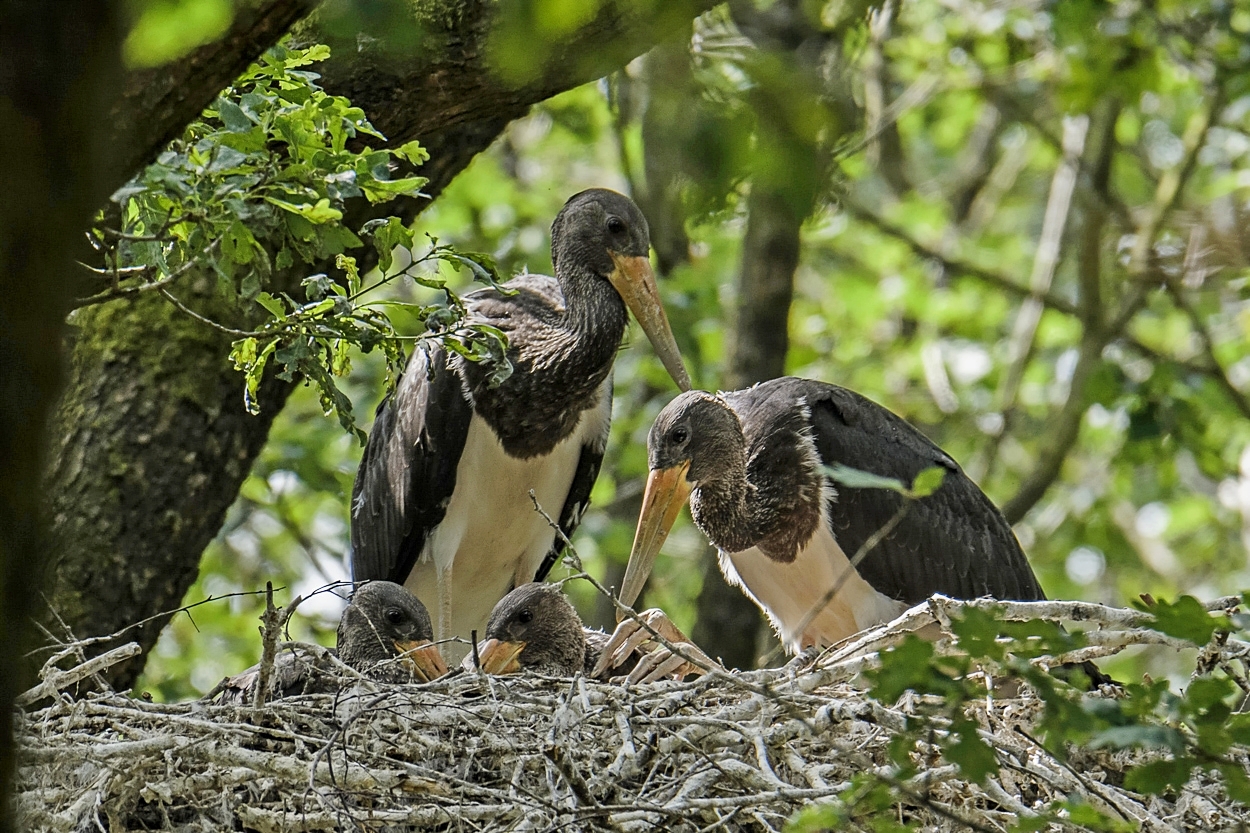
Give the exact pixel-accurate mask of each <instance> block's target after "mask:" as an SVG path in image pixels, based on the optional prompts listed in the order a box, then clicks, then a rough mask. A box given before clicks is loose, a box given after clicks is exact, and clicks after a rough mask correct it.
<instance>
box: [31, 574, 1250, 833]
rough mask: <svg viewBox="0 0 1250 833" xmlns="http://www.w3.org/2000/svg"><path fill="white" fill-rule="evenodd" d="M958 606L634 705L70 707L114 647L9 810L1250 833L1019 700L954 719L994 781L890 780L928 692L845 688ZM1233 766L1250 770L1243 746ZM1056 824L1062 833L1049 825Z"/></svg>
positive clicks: (631, 694)
mask: <svg viewBox="0 0 1250 833" xmlns="http://www.w3.org/2000/svg"><path fill="white" fill-rule="evenodd" d="M967 604H972V605H977V604H985V603H983V602H970V603H963V602H956V601H953V600H949V599H945V598H943V597H934V598H933V599H931V600H929V601H928V602H927V603H925V604H922V605H919V606H917V607H916V608H913V609H912V610H911V611H909V612H908V613H906V614H904V615H903V616H902V617H900V618H899V619H898V620H896V621H895V622H893V623H890V624H889V625H883V626H880V627H878V628H874V629H871V630H869V631H867V632H865V633H864V634H861V635H860V636H859V637H858V638H857V639H856V640H855V641H854V642H853V643H851V644H848V645H843V646H841V647H839V648H837V649H834V650H830V651H827V652H825V653H824V654H823V655H821V656H820V657H819V658H816V659H814V660H813V658H812V657H810V656H809V657H801V658H799V659H796V660H795V661H794V662H791V663H790V664H789V665H788V666H786V667H784V668H778V669H769V670H764V671H755V672H749V673H734V674H725V673H716V672H714V673H711V674H708V675H705V676H703V677H700V678H697V679H695V680H693V681H687V682H663V683H655V684H650V685H643V686H636V687H632V688H630V687H625V686H622V685H615V684H606V683H598V682H594V681H588V680H586V679H584V678H580V677H579V678H575V679H572V680H568V679H563V680H556V679H542V678H534V677H486V676H483V675H480V674H474V673H460V674H457V675H453V676H451V677H447V678H444V679H442V680H439V681H436V682H434V683H429V684H426V685H407V686H385V685H380V684H377V683H373V682H369V681H366V680H364V679H356V680H354V681H348V686H347V687H346V688H345V690H344V691H343V692H341V693H340V694H337V695H309V696H302V697H295V698H288V699H286V700H280V701H277V702H273V703H269V704H265V705H263V706H261V707H259V708H255V707H251V706H248V707H241V706H220V705H212V704H209V703H205V702H191V703H179V704H154V703H148V702H143V701H139V700H134V699H131V698H129V697H126V696H122V695H117V694H93V695H89V696H85V697H82V698H75V697H72V696H70V695H69V694H67V693H65V690H64V689H65V688H66V687H68V686H69V685H71V684H72V683H74V682H76V681H77V680H81V679H83V678H84V677H86V676H89V675H91V674H92V673H96V672H98V671H99V670H100V668H101V667H103V666H104V665H107V664H108V662H110V661H119V660H120V658H124V656H122V655H123V654H125V653H126V652H127V651H128V650H131V649H128V648H126V646H123V647H122V648H119V649H116V650H115V652H114V653H117V654H118V660H110V659H108V656H109V655H104V657H101V658H97V660H93V661H92V662H93V663H95V665H94V666H93V667H90V668H86V669H85V670H84V668H83V667H82V666H79V667H77V668H74V669H70V670H69V671H54V672H51V673H49V674H48V675H47V676H46V678H45V680H44V682H43V683H42V684H41V686H40V687H38V688H36V689H33V690H32V691H31V692H28V693H27V695H25V696H24V697H23V698H22V701H23V702H25V703H26V704H27V709H28V710H27V711H23V712H19V715H18V720H17V724H16V729H17V737H18V742H19V744H20V751H19V763H20V768H19V772H18V779H17V798H16V809H17V812H18V814H19V819H20V823H21V825H22V826H23V827H24V828H25V829H29V830H66V831H69V830H74V831H78V830H81V831H87V830H107V831H122V830H150V829H162V830H173V829H177V830H186V831H198V830H205V831H208V830H212V831H217V830H257V831H263V833H270V831H274V832H275V833H276V831H303V830H335V829H342V830H370V831H374V830H379V831H380V830H457V831H460V830H463V831H494V830H561V829H567V830H598V829H604V830H646V829H654V828H655V827H657V826H659V827H662V828H665V829H671V830H687V831H698V830H710V829H731V830H733V829H744V830H780V829H782V827H783V826H784V825H785V823H786V820H787V819H789V818H790V817H792V816H793V815H794V814H795V813H796V812H797V811H799V810H800V809H802V808H804V807H807V806H809V805H812V804H818V803H820V802H822V801H833V800H836V799H837V797H838V796H839V795H840V794H842V793H843V792H844V791H845V790H846V789H847V788H848V785H850V784H851V783H852V779H855V778H857V777H858V778H859V779H860V782H862V777H863V776H864V774H866V773H867V774H870V775H872V774H875V775H877V776H880V778H881V779H882V780H883V781H884V782H886V783H889V784H890V786H891V789H892V790H893V791H894V794H895V795H896V796H897V802H896V804H895V805H894V806H893V807H891V808H890V810H889V812H890V813H891V814H892V817H893V819H894V820H895V821H901V822H903V823H905V824H907V825H909V826H910V827H912V828H913V829H920V830H933V831H944V830H969V829H971V830H983V831H1005V830H1007V829H1008V828H1010V827H1011V826H1012V825H1013V824H1015V823H1016V822H1017V821H1018V820H1020V819H1023V818H1025V817H1027V816H1029V815H1031V814H1034V813H1035V812H1036V811H1037V810H1038V809H1039V808H1046V807H1049V806H1050V805H1051V802H1055V801H1063V800H1065V799H1073V798H1075V799H1079V800H1082V801H1083V802H1085V803H1087V804H1089V805H1092V806H1093V807H1094V808H1096V809H1099V810H1101V811H1103V812H1105V813H1106V814H1108V815H1110V816H1111V817H1113V818H1116V819H1121V820H1123V821H1125V822H1128V823H1130V825H1131V826H1132V827H1135V828H1138V829H1141V830H1145V831H1183V830H1210V831H1222V830H1229V831H1232V830H1246V829H1248V827H1247V826H1248V825H1250V822H1248V820H1247V815H1246V809H1245V808H1244V807H1242V806H1241V805H1238V804H1236V803H1234V802H1230V801H1229V800H1228V799H1227V798H1226V797H1225V796H1224V794H1223V792H1222V788H1221V785H1220V783H1219V780H1218V779H1217V778H1214V777H1210V776H1208V775H1206V774H1203V773H1201V772H1200V771H1199V770H1195V775H1194V777H1193V778H1192V779H1191V780H1190V782H1189V783H1188V784H1187V785H1186V786H1185V787H1184V788H1183V789H1182V790H1181V791H1179V793H1178V794H1176V795H1174V796H1171V797H1168V798H1160V797H1157V796H1143V795H1140V794H1137V793H1134V792H1132V791H1130V790H1127V789H1125V788H1124V787H1123V775H1124V773H1125V771H1126V770H1127V769H1129V768H1130V767H1132V766H1134V765H1136V764H1139V763H1141V762H1143V761H1146V760H1150V759H1151V757H1152V756H1155V757H1157V756H1158V755H1159V754H1160V753H1158V752H1146V751H1116V752H1110V751H1088V750H1073V751H1072V754H1071V756H1070V757H1069V759H1068V760H1067V761H1060V760H1058V759H1056V758H1055V757H1053V756H1051V755H1050V754H1049V753H1047V752H1046V751H1045V750H1044V749H1043V748H1042V747H1041V746H1039V745H1038V743H1036V742H1035V741H1034V740H1032V738H1033V737H1034V736H1035V735H1034V734H1033V733H1031V732H1030V731H1029V730H1030V729H1031V728H1032V727H1033V726H1034V725H1035V722H1036V720H1037V719H1038V717H1039V716H1040V714H1041V711H1042V709H1043V704H1042V702H1041V701H1040V700H1039V699H1038V697H1037V696H1036V695H1035V694H1034V693H1032V692H1031V690H1029V689H1028V688H1027V687H1023V688H1021V690H1019V691H1017V692H1014V693H1012V694H1010V695H1009V696H1000V695H999V694H998V693H997V692H996V693H995V694H994V695H991V696H987V697H985V698H983V699H980V700H978V701H977V702H976V703H975V704H973V705H971V706H970V707H969V708H968V711H967V713H968V715H969V716H971V717H972V718H973V719H975V720H976V721H977V722H978V723H979V725H980V731H981V733H982V736H983V737H984V738H985V739H987V740H988V741H989V743H990V745H991V746H992V748H993V749H994V751H995V754H996V755H997V757H998V763H999V765H1000V774H999V775H997V776H992V777H990V778H989V779H988V780H987V781H986V782H984V783H981V784H978V783H975V782H972V781H970V780H969V779H968V778H966V777H964V775H963V774H962V773H961V771H960V770H959V768H958V767H957V766H955V765H953V764H950V763H949V762H948V761H946V760H944V759H943V758H942V757H941V755H940V753H939V751H938V749H937V747H936V746H933V745H931V744H932V743H933V740H934V735H932V734H930V735H928V736H927V737H928V740H925V739H921V740H917V741H916V743H915V745H914V747H913V749H912V755H913V756H914V759H915V760H916V762H917V763H918V764H919V765H920V767H921V768H920V774H919V775H916V776H913V777H911V778H909V779H906V780H903V779H900V778H899V776H898V770H897V769H896V767H895V766H894V765H893V764H892V763H891V760H890V757H889V755H888V754H887V746H888V744H889V743H890V741H891V739H892V738H893V737H895V736H896V735H897V733H899V732H900V731H902V730H903V729H904V727H905V726H906V724H907V721H908V718H909V717H913V716H914V715H916V714H919V713H920V712H922V711H923V710H924V706H925V704H924V702H923V698H920V697H915V696H911V695H908V696H904V697H903V698H902V699H901V700H900V701H899V702H897V703H894V704H885V703H880V702H877V701H875V700H873V699H872V698H870V697H867V696H866V695H865V692H864V686H863V683H862V679H861V678H860V673H861V672H862V671H864V670H865V669H867V668H870V667H872V666H873V665H875V664H876V663H877V662H878V661H879V660H878V657H877V652H878V651H879V650H881V649H883V648H884V647H886V646H889V645H891V644H895V643H897V642H899V641H901V639H902V638H903V636H904V635H906V634H907V633H908V632H911V631H914V630H916V629H917V628H919V627H922V626H924V625H930V626H933V625H936V626H937V627H939V628H940V627H942V626H943V625H944V624H947V625H948V624H949V617H950V614H951V612H952V611H955V610H957V609H958V608H959V607H961V606H963V605H967ZM1004 615H1005V616H1006V618H1009V619H1012V618H1014V619H1032V618H1050V619H1055V620H1058V621H1065V622H1071V621H1076V620H1080V621H1084V622H1089V623H1093V624H1094V628H1093V629H1092V630H1091V631H1090V633H1089V636H1090V639H1089V645H1088V647H1086V648H1083V649H1081V651H1082V652H1083V654H1082V655H1081V656H1079V657H1065V658H1064V659H1086V658H1090V657H1096V656H1105V655H1109V654H1111V653H1114V652H1116V651H1119V650H1122V649H1123V648H1125V647H1128V646H1132V645H1144V644H1155V645H1158V644H1163V645H1170V646H1171V647H1183V646H1184V643H1179V641H1178V640H1173V639H1171V638H1170V637H1167V636H1165V635H1164V634H1161V633H1159V632H1157V631H1154V630H1150V629H1148V628H1145V627H1143V624H1144V620H1145V618H1146V617H1145V616H1144V615H1143V614H1141V613H1137V612H1135V611H1129V610H1118V609H1115V608H1107V607H1102V606H1099V605H1093V604H1086V603H1072V602H1034V603H1013V604H1008V605H1006V606H1005V613H1004ZM1172 643H1177V644H1172ZM938 644H939V646H942V645H944V644H945V641H944V640H939V643H938ZM1189 647H1192V646H1189ZM1247 649H1250V645H1247V643H1245V642H1241V641H1238V640H1236V639H1228V640H1225V641H1223V642H1222V644H1218V645H1217V644H1215V643H1213V644H1212V646H1209V648H1208V649H1207V652H1208V653H1209V652H1211V651H1215V652H1217V653H1218V652H1223V653H1218V655H1213V656H1207V657H1206V658H1205V660H1204V659H1203V658H1202V657H1200V662H1201V661H1206V662H1209V663H1219V662H1225V663H1232V662H1237V663H1242V664H1243V667H1244V663H1245V662H1247V660H1246V656H1247ZM1208 667H1214V665H1208ZM1089 696H1103V697H1111V696H1115V695H1114V693H1113V692H1112V691H1111V690H1110V689H1104V690H1103V691H1102V692H1101V693H1096V694H1091V695H1089ZM39 704H43V705H42V707H40V708H37V709H36V708H34V706H35V705H39ZM936 731H937V732H938V733H940V732H941V728H940V726H939V727H938V729H937V730H936ZM1230 755H1232V756H1234V757H1237V756H1240V757H1239V758H1237V759H1238V760H1240V761H1241V763H1243V764H1246V762H1247V761H1246V757H1247V753H1246V750H1245V749H1241V748H1234V750H1233V751H1232V752H1231V753H1230ZM1064 828H1067V829H1073V828H1074V825H1072V824H1070V823H1064V822H1060V823H1059V824H1058V825H1052V826H1051V829H1064ZM852 829H855V828H854V826H852Z"/></svg>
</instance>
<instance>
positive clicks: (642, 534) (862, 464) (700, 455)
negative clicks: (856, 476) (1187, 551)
mask: <svg viewBox="0 0 1250 833" xmlns="http://www.w3.org/2000/svg"><path fill="white" fill-rule="evenodd" d="M647 451H648V461H649V465H650V469H651V473H650V475H649V477H648V479H647V485H646V491H645V494H644V497H643V508H642V514H641V516H640V517H639V520H638V529H637V532H636V534H635V538H634V545H633V550H632V551H631V553H630V557H629V566H628V567H627V568H626V573H625V578H624V580H623V581H622V586H621V592H620V600H621V601H622V602H623V603H624V604H627V605H628V604H632V603H633V601H634V599H636V598H637V597H638V594H639V593H640V592H641V590H642V586H643V583H644V582H645V581H646V579H647V576H648V574H649V573H650V571H651V567H652V565H653V564H654V562H655V557H656V554H657V553H658V552H659V549H660V546H661V544H662V543H663V542H664V539H665V537H666V536H667V535H668V531H669V530H670V529H671V528H672V525H673V522H674V520H675V519H676V517H677V515H678V513H679V512H680V511H681V507H682V505H683V504H684V503H685V502H686V501H687V499H688V500H689V502H690V511H691V515H692V517H693V518H694V522H695V524H696V525H697V526H698V527H699V529H701V530H702V531H703V533H704V534H705V535H707V537H708V538H709V539H710V540H711V541H712V543H713V544H714V545H715V546H716V547H717V548H718V549H719V550H720V559H719V560H720V568H721V571H722V572H723V573H724V575H725V578H726V579H727V580H728V581H729V582H730V583H731V584H735V585H737V586H739V587H741V588H742V591H743V592H744V593H746V594H747V595H748V596H750V597H751V599H752V601H754V602H755V603H756V604H757V605H758V606H759V607H760V608H761V609H762V610H763V611H764V612H765V613H766V614H767V615H768V618H769V620H770V621H771V622H772V625H773V627H774V629H775V630H776V631H777V634H778V635H779V637H780V638H781V640H782V642H783V643H785V645H786V647H787V648H788V649H789V650H790V651H791V652H795V653H797V652H798V651H800V650H802V649H803V648H807V647H809V646H823V645H830V644H833V643H835V642H837V641H839V640H841V639H843V638H845V637H847V636H850V635H851V634H853V633H855V632H857V631H859V630H862V629H863V628H866V627H868V626H870V625H875V624H878V623H880V622H884V621H888V620H889V619H891V618H893V617H894V616H896V615H897V614H898V613H900V612H902V611H903V610H905V609H906V608H907V607H909V606H911V605H913V604H916V603H918V602H920V601H923V600H924V599H925V598H927V597H929V596H930V595H932V594H933V593H945V594H946V595H949V596H953V597H956V598H963V599H971V598H977V597H980V596H993V597H995V598H998V599H1004V600H1018V601H1029V600H1036V599H1042V598H1045V597H1044V595H1043V593H1042V589H1041V587H1040V586H1039V584H1038V582H1037V578H1036V576H1034V574H1033V570H1032V568H1031V567H1030V566H1029V562H1028V560H1027V559H1026V558H1025V556H1024V552H1023V551H1022V550H1021V549H1020V544H1019V542H1017V541H1016V537H1015V535H1014V534H1013V533H1012V531H1011V526H1010V525H1009V524H1008V523H1007V521H1006V519H1004V518H1003V516H1002V513H1000V512H999V511H998V509H997V507H995V506H994V504H993V503H992V502H990V499H989V498H988V497H986V496H985V494H984V493H983V492H982V491H981V490H980V489H979V488H978V487H977V486H976V484H975V483H973V482H972V481H971V480H969V479H968V477H967V476H966V475H965V474H964V473H963V471H962V470H961V469H960V467H959V465H958V464H957V463H956V462H955V461H954V460H953V459H951V457H950V456H949V455H947V454H946V453H945V452H944V451H942V449H940V448H938V447H937V446H936V445H934V444H933V443H932V442H930V441H929V440H928V439H927V438H926V437H925V436H924V435H923V434H921V433H920V432H919V431H917V430H916V429H915V428H913V427H912V426H911V425H909V424H908V423H907V422H905V421H904V420H902V419H901V418H900V417H898V416H896V415H895V414H893V413H891V412H890V411H888V410H886V409H885V408H883V407H881V406H880V405H878V404H876V403H875V402H872V401H871V400H869V399H866V398H864V397H863V396H860V395H859V394H857V393H854V392H853V391H849V390H846V389H845V388H840V387H838V386H836V385H830V384H826V383H823V382H815V381H811V380H807V379H796V378H782V379H775V380H773V381H770V382H764V383H762V384H759V385H756V386H754V387H752V388H750V389H748V390H741V391H733V392H729V393H721V394H718V395H713V394H710V393H705V392H703V391H690V392H688V393H684V394H682V395H681V396H678V397H677V398H676V399H674V400H673V401H672V402H670V403H669V404H668V405H667V406H666V407H665V408H664V410H663V411H661V412H660V415H659V416H658V417H657V419H656V421H655V424H654V425H653V426H652V428H651V433H650V435H649V437H648V442H647ZM835 464H842V465H843V466H848V467H850V468H854V469H859V470H862V471H867V472H870V473H872V474H876V475H881V476H884V477H889V478H893V479H896V480H899V481H902V482H903V483H905V484H908V485H910V484H911V483H912V482H913V479H914V478H915V477H916V475H917V474H919V473H920V472H921V471H923V470H924V469H927V468H930V467H933V466H939V467H941V468H942V469H943V470H944V472H945V477H944V480H943V482H942V485H941V486H940V487H939V488H938V489H937V490H936V491H935V492H934V493H933V494H931V495H929V496H927V497H924V498H920V499H918V500H916V501H914V502H913V503H912V504H911V505H910V506H909V507H908V509H907V511H906V513H905V514H903V515H902V517H901V520H897V521H896V522H895V525H894V526H893V528H892V529H891V530H890V532H889V534H887V535H885V537H884V538H883V539H882V540H881V541H879V542H878V543H877V544H876V546H874V547H872V548H871V549H869V550H868V552H867V555H866V556H865V557H864V558H863V560H862V561H860V562H859V564H858V565H857V566H854V567H853V566H852V565H851V563H850V559H851V558H852V557H853V556H854V555H855V554H856V553H857V552H858V551H859V550H860V548H861V546H863V545H864V543H865V541H867V540H868V539H869V537H870V536H872V535H874V534H875V533H877V532H878V530H881V529H883V528H885V527H886V526H887V525H888V524H890V523H891V521H892V519H893V518H894V516H895V514H896V513H897V512H898V511H899V508H900V506H901V505H902V502H903V500H904V498H903V497H902V496H901V495H899V494H896V493H894V492H891V491H888V490H882V489H865V488H846V487H844V486H839V485H838V484H836V483H835V482H833V481H832V480H831V479H830V478H829V476H828V473H827V468H828V467H831V466H833V465H835ZM839 583H841V586H840V588H839V589H838V591H837V592H836V593H835V594H834V595H833V597H832V599H830V600H829V601H828V602H827V603H824V604H823V606H822V602H823V601H824V599H825V597H826V595H827V594H828V592H829V591H830V590H831V589H833V588H834V587H835V586H836V585H838V584H839ZM626 625H628V623H626ZM619 633H620V629H618V634H619Z"/></svg>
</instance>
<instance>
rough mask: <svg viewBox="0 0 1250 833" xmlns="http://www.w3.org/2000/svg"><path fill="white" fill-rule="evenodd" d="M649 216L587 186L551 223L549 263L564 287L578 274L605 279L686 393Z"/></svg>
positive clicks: (687, 381)
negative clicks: (664, 302) (663, 300)
mask: <svg viewBox="0 0 1250 833" xmlns="http://www.w3.org/2000/svg"><path fill="white" fill-rule="evenodd" d="M650 250H651V234H650V231H649V230H648V228H647V218H646V217H644V216H643V215H642V211H641V210H640V209H639V208H638V206H637V205H635V204H634V201H633V200H631V199H630V198H629V197H627V196H625V195H624V194H618V193H617V192H615V191H609V190H607V189H606V188H591V189H589V190H587V191H582V192H581V193H579V194H574V195H573V196H572V197H570V198H569V200H568V202H566V203H565V204H564V208H562V209H560V213H559V214H557V215H556V219H555V222H554V223H552V225H551V261H552V263H553V265H554V266H555V272H556V279H557V280H559V281H560V282H561V283H562V284H564V283H566V282H567V281H570V280H574V279H575V277H574V276H577V275H580V274H587V273H588V274H591V275H594V276H596V277H597V278H600V279H604V280H607V281H608V282H609V283H610V284H611V285H612V288H613V289H615V290H616V292H617V294H618V295H620V297H621V300H623V301H624V302H625V305H626V306H627V307H629V309H630V311H632V312H633V313H634V317H635V318H637V319H638V323H639V324H641V325H642V329H643V331H644V332H645V333H646V334H647V338H648V339H649V340H650V341H651V346H652V347H654V348H655V352H656V355H658V356H659V357H660V361H662V362H663V363H664V367H665V369H667V370H668V373H669V375H670V376H672V377H673V381H674V382H676V383H677V386H678V387H679V388H681V389H682V390H690V377H689V375H688V374H687V373H686V366H685V365H684V364H683V363H682V360H681V351H679V350H678V349H677V341H676V340H675V339H674V338H673V331H672V329H671V328H670V327H669V324H668V316H667V315H666V314H665V312H664V307H663V305H662V304H661V303H660V293H659V290H658V289H657V288H656V285H655V272H654V271H653V270H652V269H651V259H650V256H649V252H650Z"/></svg>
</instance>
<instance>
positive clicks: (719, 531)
mask: <svg viewBox="0 0 1250 833" xmlns="http://www.w3.org/2000/svg"><path fill="white" fill-rule="evenodd" d="M802 440H803V438H802V437H801V436H800V435H798V434H796V433H794V432H791V431H785V430H782V431H769V432H768V433H767V434H766V435H765V436H764V437H762V442H759V443H756V444H753V446H754V447H748V445H747V442H746V441H745V440H744V441H743V442H742V444H741V445H740V446H739V448H738V449H737V450H736V453H734V454H730V455H727V458H726V460H725V463H724V468H723V469H722V470H721V471H720V472H718V473H717V476H715V477H710V478H708V479H707V481H705V482H703V483H700V484H699V485H698V486H697V487H696V488H695V489H694V491H693V492H692V494H691V495H690V514H691V516H692V517H693V518H694V521H695V524H696V525H697V526H698V527H699V529H701V530H702V531H703V533H704V534H705V535H707V537H708V539H709V540H710V541H711V542H712V543H713V544H715V545H716V546H717V547H718V548H720V549H722V550H724V551H725V552H742V551H743V550H747V549H750V548H751V547H758V548H759V549H760V551H761V552H763V553H764V554H765V555H767V556H768V557H769V558H772V559H773V560H775V561H782V562H790V561H793V560H794V558H795V556H797V555H798V550H799V549H800V548H801V547H803V546H804V545H806V544H807V542H808V541H809V540H811V537H812V535H813V533H814V532H815V531H816V527H817V524H819V523H820V522H821V518H822V514H821V503H822V501H823V494H824V491H823V484H824V477H823V475H822V474H821V473H820V472H819V471H813V470H812V467H811V465H810V461H809V460H807V459H805V458H806V456H807V450H806V448H804V447H803V445H802V444H801V443H802Z"/></svg>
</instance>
